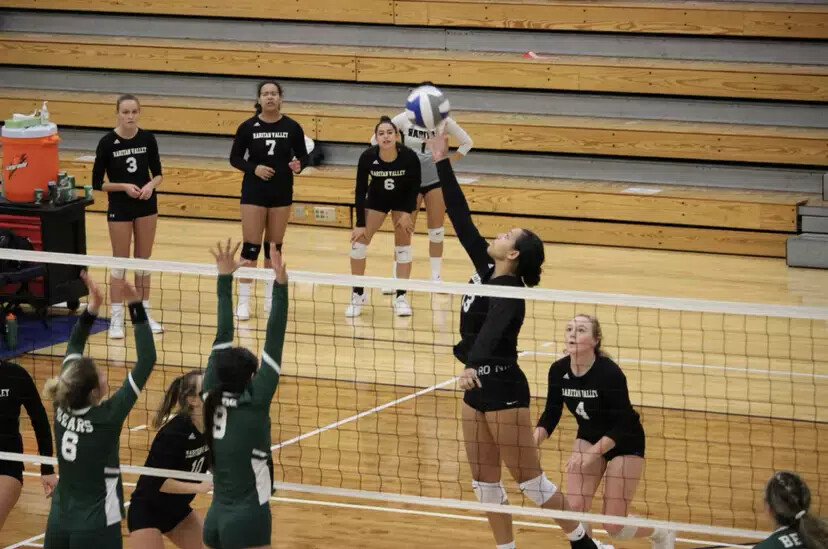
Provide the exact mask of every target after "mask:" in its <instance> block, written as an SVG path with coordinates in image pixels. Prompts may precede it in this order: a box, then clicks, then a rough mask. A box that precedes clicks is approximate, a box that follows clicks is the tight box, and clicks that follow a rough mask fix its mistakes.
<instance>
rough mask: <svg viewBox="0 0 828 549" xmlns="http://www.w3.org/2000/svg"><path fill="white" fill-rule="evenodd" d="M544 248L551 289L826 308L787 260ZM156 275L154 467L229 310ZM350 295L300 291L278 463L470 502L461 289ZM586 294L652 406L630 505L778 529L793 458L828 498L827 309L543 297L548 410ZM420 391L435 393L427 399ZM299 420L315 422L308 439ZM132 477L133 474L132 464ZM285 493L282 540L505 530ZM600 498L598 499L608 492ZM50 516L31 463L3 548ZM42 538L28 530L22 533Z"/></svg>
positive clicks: (43, 367)
mask: <svg viewBox="0 0 828 549" xmlns="http://www.w3.org/2000/svg"><path fill="white" fill-rule="evenodd" d="M87 232H88V249H89V253H90V254H95V255H108V254H109V241H108V236H107V231H106V224H105V219H104V217H103V215H100V214H90V215H89V216H88V229H87ZM239 233H240V228H239V227H238V224H236V223H224V222H204V221H189V220H171V219H162V220H161V221H160V224H159V230H158V237H157V244H156V249H155V253H154V258H156V259H174V260H181V261H199V262H207V261H210V260H211V259H212V258H211V257H210V256H209V255H208V254H207V252H206V248H207V247H208V246H209V245H210V244H212V243H213V242H215V241H216V240H217V239H219V238H226V237H227V235H238V234H239ZM347 241H348V234H347V232H346V231H343V230H341V229H340V230H337V229H321V228H314V227H301V226H295V225H292V226H291V227H290V228H289V229H288V235H287V238H286V242H285V258H286V260H287V262H288V265H289V267H290V268H291V269H295V270H303V271H315V272H335V273H346V272H347V271H348V259H347V252H346V250H347ZM391 246H392V244H391V239H390V235H388V234H379V235H378V236H377V238H376V239H375V241H374V244H373V245H372V246H371V248H370V249H369V265H368V273H369V274H376V275H381V276H382V275H387V273H389V272H390V267H391V265H390V256H391ZM546 251H547V265H546V269H545V274H544V279H543V286H544V287H548V288H556V289H567V290H588V291H604V292H616V293H630V294H647V295H660V296H670V297H686V298H704V299H714V300H739V301H750V302H762V303H779V304H807V305H818V306H826V305H828V292H826V291H825V288H826V287H828V273H826V272H825V271H812V270H799V269H788V268H787V267H786V266H785V265H784V262H783V261H780V260H772V259H756V258H743V257H733V256H713V255H706V254H693V253H680V252H660V251H646V250H629V249H620V248H607V247H585V246H563V245H547V249H546ZM426 256H427V242H426V240H425V239H424V238H422V237H419V238H417V239H415V264H414V276H415V277H420V278H422V277H425V276H426V275H427V270H428V262H427V261H424V258H425V257H426ZM445 257H446V260H445V262H444V269H443V273H444V278H445V279H447V280H451V281H465V280H466V279H467V278H468V275H469V273H470V270H471V267H470V263H469V261H468V260H467V259H466V257H465V255H464V253H463V251H462V249H461V248H460V246H459V245H458V244H457V242H456V240H454V239H449V240H448V241H447V243H446V253H445ZM98 274H99V275H102V273H98ZM154 282H155V283H156V285H157V286H158V287H159V289H160V291H158V290H157V291H156V292H155V294H154V295H153V299H152V301H153V307H154V309H155V310H156V311H157V313H156V316H157V317H159V319H160V320H162V322H163V323H164V324H165V327H166V332H165V334H164V335H163V336H160V337H157V339H156V342H157V346H158V350H159V364H158V366H157V367H156V371H155V373H154V374H153V376H152V377H151V378H150V381H149V384H148V387H147V389H146V390H145V392H144V394H143V395H142V398H141V399H140V400H139V402H138V404H137V405H136V407H135V409H134V410H133V412H132V414H131V415H130V418H129V419H128V422H127V425H126V426H125V429H124V432H123V435H122V438H121V445H122V451H121V461H122V462H123V463H131V464H139V465H140V464H143V460H144V458H145V456H146V449H147V448H148V446H149V444H150V442H151V439H152V435H153V429H152V428H147V427H146V426H147V424H148V423H150V421H151V412H152V410H154V408H155V407H156V406H157V404H158V402H159V400H160V398H161V396H162V395H163V389H164V387H165V386H166V385H167V384H168V383H169V382H170V381H171V380H172V379H173V377H174V376H175V375H177V374H179V373H180V372H181V371H183V370H185V369H189V368H192V367H197V366H200V365H202V364H203V362H204V360H205V354H206V352H207V351H206V350H207V349H208V348H209V345H210V342H211V340H212V337H213V330H214V326H215V316H214V310H215V297H214V295H213V292H214V282H213V280H212V279H209V278H204V279H203V280H197V279H196V278H193V277H181V276H178V275H171V274H164V275H163V276H160V277H158V276H156V277H154ZM347 295H348V292H347V289H346V288H338V289H335V290H332V289H331V287H329V286H328V287H323V286H321V285H317V286H312V285H307V284H297V285H294V287H293V288H292V293H291V317H290V318H291V325H289V334H288V338H287V344H286V348H285V356H284V360H283V370H284V373H285V374H286V375H285V377H284V378H283V380H282V384H281V386H280V389H279V391H278V393H277V397H276V399H275V401H274V404H273V407H272V418H273V426H272V435H273V442H274V444H275V445H277V446H279V448H277V451H276V452H275V453H274V459H275V461H276V476H277V479H278V480H284V481H287V482H297V483H306V484H322V485H326V486H335V487H345V488H356V489H363V490H377V491H383V492H390V493H395V494H398V493H403V494H409V495H424V496H438V497H450V498H463V499H467V500H471V499H473V495H472V494H471V489H470V484H471V483H470V476H469V473H468V469H467V467H466V466H465V464H464V458H463V448H462V436H461V433H460V425H459V422H458V421H457V418H458V417H459V402H460V398H459V397H460V393H459V392H457V391H456V388H455V386H454V384H453V382H452V381H451V380H452V378H453V376H454V375H456V373H457V371H458V368H457V364H456V363H455V361H454V360H453V358H452V357H451V354H450V347H449V345H450V344H451V343H452V342H453V341H454V339H455V337H456V336H455V334H456V323H457V320H458V315H457V310H458V306H457V300H456V298H452V297H450V296H446V295H434V296H429V295H423V294H415V295H413V296H412V305H413V307H414V309H415V314H414V317H412V319H409V320H400V319H394V318H393V317H392V315H391V314H390V306H389V304H387V303H386V302H387V301H388V298H387V297H382V296H380V295H379V294H378V293H374V294H373V296H372V299H373V301H372V303H373V307H366V309H365V312H364V314H363V316H362V317H360V318H359V319H357V320H356V321H354V322H346V321H345V319H344V317H343V316H342V309H343V308H344V304H345V302H346V300H347ZM575 310H577V311H579V312H581V311H585V312H588V313H592V314H597V315H598V317H599V318H600V319H601V320H602V321H603V324H604V331H605V344H606V346H607V348H608V349H609V351H610V353H611V354H612V355H613V356H614V357H615V358H616V360H618V361H619V362H620V364H621V365H622V367H623V368H624V370H625V373H626V375H627V378H628V382H629V385H630V391H631V398H632V400H633V402H634V403H635V404H636V406H637V409H638V410H639V412H640V413H641V415H642V420H643V422H644V426H645V430H646V432H647V437H648V438H647V466H646V470H645V474H644V478H643V479H642V483H641V484H640V485H639V489H638V492H637V495H636V499H635V502H634V504H633V512H634V513H635V514H637V515H640V516H646V517H650V518H660V519H667V520H677V521H689V522H696V523H702V524H717V525H721V526H737V527H744V528H755V529H768V528H769V524H768V521H767V520H766V518H765V517H764V515H763V513H762V509H761V507H762V506H761V496H760V492H761V487H762V484H763V483H764V481H765V480H766V479H767V478H768V476H769V475H770V474H771V472H772V471H773V470H774V469H779V468H788V469H793V470H796V471H799V472H800V473H802V474H803V475H805V477H806V479H807V480H808V482H809V483H810V485H811V489H812V491H813V492H814V495H815V498H814V502H813V506H814V507H813V508H814V509H815V510H817V512H821V514H823V515H824V514H826V510H828V508H826V503H825V502H826V496H828V473H826V471H828V467H826V466H825V460H826V457H824V456H823V455H822V453H824V451H825V449H826V448H828V423H826V422H828V405H826V403H825V401H824V395H825V394H826V393H825V391H826V388H828V326H826V322H825V321H804V320H803V321H790V320H784V319H769V318H763V317H759V318H747V317H742V316H738V315H711V314H705V315H700V314H690V313H683V314H678V313H668V312H665V311H654V310H645V309H636V308H617V307H595V306H578V307H575V306H573V305H571V304H559V303H555V304H542V303H538V304H534V305H532V306H531V308H530V309H529V312H528V314H527V323H526V325H525V326H524V329H523V334H522V337H521V349H523V350H524V353H523V356H522V357H521V365H522V367H523V369H524V370H525V372H526V374H527V377H528V378H529V380H530V383H531V386H532V392H533V395H536V396H539V397H540V398H536V399H535V400H534V402H533V410H532V415H533V417H537V414H539V412H540V407H542V406H543V396H544V395H545V391H546V385H545V375H546V369H547V367H548V365H549V363H550V362H551V361H552V360H554V356H553V355H555V354H556V353H557V350H558V349H559V348H560V344H559V343H557V341H560V337H561V334H562V331H563V328H564V326H565V323H566V320H567V319H568V318H569V317H570V316H571V315H572V314H574V312H575ZM262 316H263V315H261V314H258V315H257V317H254V319H252V320H251V321H249V322H245V323H241V324H240V325H239V327H238V329H237V335H238V339H239V342H240V343H241V344H244V345H249V346H250V348H252V349H260V347H261V344H262V343H263V341H262V337H263V329H264V319H263V318H261V317H262ZM90 343H91V351H90V352H91V354H92V356H94V357H96V358H98V359H99V360H104V359H105V360H107V362H106V364H107V365H108V367H109V369H110V380H111V383H112V384H113V385H116V386H117V384H119V383H120V381H121V380H122V378H123V376H124V373H125V368H126V366H127V365H129V362H130V361H131V360H132V359H133V358H134V349H132V344H131V342H129V341H127V342H126V343H123V342H121V343H113V344H107V341H106V337H105V333H102V334H98V335H95V336H93V337H92V338H91V339H90ZM61 353H62V349H61V348H60V347H59V346H56V347H54V348H50V349H43V350H40V351H38V352H37V353H36V354H30V355H26V356H25V357H23V358H21V362H22V363H23V364H24V365H25V366H26V367H27V368H29V370H30V371H31V372H32V373H33V374H34V376H35V377H36V380H37V383H38V385H42V382H43V381H44V380H45V379H46V378H47V377H49V376H50V375H52V374H53V372H54V371H56V369H57V367H58V365H59V359H56V358H55V357H54V356H53V355H60V354H61ZM417 391H422V393H421V394H419V395H418V396H413V395H414V393H416V392H417ZM392 403H393V404H392ZM389 404H391V405H389ZM386 405H388V406H386ZM379 407H382V409H377V408H379ZM47 408H49V409H50V406H49V405H48V404H47ZM148 411H149V413H148ZM357 414H361V417H359V418H355V416H357ZM338 422H342V423H340V424H338V425H336V423H338ZM23 424H24V432H25V433H26V435H27V436H26V449H27V451H28V452H30V453H33V452H34V451H35V448H36V447H35V445H34V444H33V437H32V436H31V433H30V427H29V425H28V422H26V421H24V422H23ZM317 430H318V431H319V432H315V431H317ZM300 435H306V436H305V438H302V439H300V440H297V437H299V436H300ZM573 437H574V421H573V420H572V418H571V417H570V415H569V414H568V412H564V419H563V421H562V425H561V428H559V430H558V433H556V434H555V435H554V436H553V437H552V438H551V439H550V440H549V441H548V442H547V443H546V444H545V445H544V446H543V448H542V452H541V456H542V459H543V463H544V467H545V469H546V471H547V473H548V475H549V477H550V479H552V480H553V481H554V482H556V483H560V482H561V480H562V475H561V471H562V470H563V467H564V466H565V463H566V460H567V458H568V454H569V448H570V446H571V443H572V439H573ZM27 471H28V472H33V471H35V469H34V468H28V469H27ZM124 480H125V482H127V483H130V482H134V481H135V479H134V478H133V477H130V476H128V475H126V476H125V478H124ZM504 483H505V484H506V486H507V489H508V490H509V493H510V499H511V501H512V502H513V503H520V501H521V498H520V495H519V493H518V492H517V491H516V486H515V485H514V482H512V481H511V479H508V475H504ZM563 488H564V489H566V486H564V487H563ZM130 490H131V488H130V487H128V490H127V491H128V492H129V491H130ZM597 499H600V495H599V498H597ZM208 505H209V499H208V498H207V497H202V496H199V497H198V498H197V499H196V502H195V507H196V508H197V509H198V510H199V511H201V512H202V514H203V513H204V512H205V511H206V508H207V506H208ZM272 507H273V513H274V535H273V546H274V547H279V548H288V547H290V548H311V547H342V548H346V547H365V548H375V547H376V548H380V547H388V546H396V547H403V548H404V547H423V546H426V547H446V546H449V545H451V546H454V547H456V548H458V549H465V548H472V547H492V546H493V545H494V544H493V541H492V538H491V535H490V534H489V532H488V528H487V527H486V525H485V524H483V523H480V522H477V521H479V520H480V518H481V517H478V516H475V515H471V514H469V513H465V512H444V511H440V510H435V509H428V508H425V507H422V506H417V505H396V504H385V503H382V502H377V501H371V500H355V499H351V500H344V499H342V498H336V497H334V498H329V497H325V498H322V497H320V496H314V495H310V494H302V493H287V492H278V493H277V494H276V497H275V498H274V500H273V502H272ZM593 511H595V512H600V505H599V504H598V503H597V502H596V503H595V505H594V506H593ZM438 512H439V514H435V513H438ZM47 513H48V503H47V502H46V500H44V498H43V497H42V494H41V493H40V486H39V483H38V482H37V478H36V476H27V477H26V482H25V485H24V491H23V495H22V497H21V499H20V502H19V503H18V505H17V507H16V508H15V509H14V510H13V512H12V514H11V516H10V517H9V519H8V521H7V522H6V526H5V528H4V530H3V532H0V544H2V545H3V546H12V547H22V546H37V545H38V544H41V543H42V537H38V536H40V534H42V532H43V528H44V526H45V519H46V514H47ZM515 531H516V535H517V541H518V546H519V547H521V548H528V547H550V546H552V547H565V546H566V542H565V538H564V537H563V536H562V534H561V533H560V532H559V531H556V530H554V529H553V527H552V525H551V524H550V523H549V521H545V520H536V519H528V520H524V521H522V523H521V524H520V525H516V528H515ZM598 537H601V535H600V534H599V536H598ZM680 537H684V538H690V539H692V540H693V541H691V542H684V543H685V545H684V546H685V547H688V546H702V545H712V544H716V543H719V542H722V541H726V540H724V539H722V538H717V537H715V536H713V537H711V536H698V535H686V536H682V535H680ZM27 539H28V540H30V541H29V542H28V544H27V545H20V543H21V542H23V541H24V540H27ZM126 546H127V547H130V545H129V541H128V539H127V541H126ZM618 546H620V547H632V548H637V547H645V543H641V542H623V543H620V544H618ZM170 547H171V545H170Z"/></svg>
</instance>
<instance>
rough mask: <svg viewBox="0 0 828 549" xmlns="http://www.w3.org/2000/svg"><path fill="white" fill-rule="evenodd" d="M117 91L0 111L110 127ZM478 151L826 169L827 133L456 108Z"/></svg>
mask: <svg viewBox="0 0 828 549" xmlns="http://www.w3.org/2000/svg"><path fill="white" fill-rule="evenodd" d="M116 97H117V95H116V94H109V93H92V92H73V91H72V92H70V91H63V92H62V91H48V90H27V89H15V88H0V112H33V111H34V110H35V109H37V108H38V107H39V106H40V103H41V101H44V100H47V101H49V111H50V113H51V115H52V118H53V119H54V120H56V121H57V122H58V123H59V124H61V125H68V126H78V127H92V128H101V127H106V126H108V125H110V124H111V123H112V119H113V109H114V104H115V99H116ZM140 99H141V104H142V106H143V109H142V113H141V123H142V125H143V126H144V127H145V128H147V129H149V130H153V131H173V132H188V133H201V134H215V135H233V134H234V133H235V131H236V128H237V127H238V125H239V124H240V123H241V122H242V121H243V120H245V119H247V118H249V117H250V116H252V109H251V106H250V103H251V101H250V100H227V99H207V98H195V97H170V96H151V95H142V96H141V98H140ZM285 113H286V114H288V115H290V116H291V117H293V118H295V119H296V120H297V121H298V122H299V123H300V124H301V125H302V127H303V128H304V130H305V132H306V133H307V134H308V135H309V136H310V137H312V138H313V139H314V140H317V141H337V142H345V143H366V142H367V141H368V140H369V138H370V133H371V129H372V128H373V126H374V124H375V123H376V121H377V120H378V118H379V117H380V115H382V114H388V115H391V116H393V115H394V114H396V112H393V111H391V110H390V109H388V108H383V107H350V106H343V105H330V104H313V103H305V104H303V103H291V102H288V103H286V104H285ZM453 116H454V117H455V119H457V120H458V121H459V122H460V123H461V124H462V125H463V127H464V128H465V129H466V130H467V131H468V132H469V134H470V135H471V136H472V138H473V139H474V142H475V147H477V148H480V149H492V150H501V151H532V152H552V153H567V154H590V155H613V156H630V157H657V158H682V159H693V160H714V161H735V162H756V163H778V164H794V165H813V166H828V130H826V129H820V128H792V127H777V126H751V125H741V124H712V123H698V122H675V121H660V120H629V119H618V118H596V117H588V116H552V115H534V114H532V115H530V114H502V113H486V112H462V111H456V112H454V114H453Z"/></svg>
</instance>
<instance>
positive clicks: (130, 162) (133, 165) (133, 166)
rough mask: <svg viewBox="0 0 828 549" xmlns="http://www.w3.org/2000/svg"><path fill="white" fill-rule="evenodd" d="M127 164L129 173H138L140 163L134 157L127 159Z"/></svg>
mask: <svg viewBox="0 0 828 549" xmlns="http://www.w3.org/2000/svg"><path fill="white" fill-rule="evenodd" d="M126 163H127V171H128V172H129V173H135V172H137V171H138V161H137V160H135V157H134V156H130V157H129V158H127V159H126Z"/></svg>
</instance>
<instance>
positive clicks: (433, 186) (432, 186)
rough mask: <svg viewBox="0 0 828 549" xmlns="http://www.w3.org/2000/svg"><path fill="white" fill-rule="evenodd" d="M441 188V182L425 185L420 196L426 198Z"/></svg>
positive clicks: (421, 188)
mask: <svg viewBox="0 0 828 549" xmlns="http://www.w3.org/2000/svg"><path fill="white" fill-rule="evenodd" d="M440 187H442V184H441V183H440V182H439V181H437V182H435V183H429V184H428V185H423V186H422V187H420V194H421V195H423V196H425V195H427V194H428V193H429V192H431V191H433V190H434V189H439V188H440Z"/></svg>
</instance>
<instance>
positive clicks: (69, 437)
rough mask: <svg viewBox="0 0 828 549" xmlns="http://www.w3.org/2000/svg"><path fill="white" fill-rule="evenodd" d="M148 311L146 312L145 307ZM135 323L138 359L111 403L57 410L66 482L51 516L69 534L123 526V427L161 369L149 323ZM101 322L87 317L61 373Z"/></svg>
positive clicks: (81, 322) (73, 337) (62, 481)
mask: <svg viewBox="0 0 828 549" xmlns="http://www.w3.org/2000/svg"><path fill="white" fill-rule="evenodd" d="M141 309H143V307H141ZM140 317H143V321H142V322H141V321H139V322H137V323H135V346H136V349H137V353H138V360H137V362H136V363H135V366H134V367H133V368H132V371H131V372H130V373H129V374H128V375H127V377H126V379H125V380H124V383H123V385H121V387H120V389H118V390H117V391H116V392H115V394H113V395H112V397H111V398H109V399H107V400H104V401H103V402H101V403H100V404H98V405H97V406H90V407H86V408H83V409H80V410H67V409H64V408H60V407H56V408H55V422H54V423H55V441H56V443H57V448H58V451H57V457H58V468H59V473H60V481H59V482H58V485H57V488H56V489H55V493H54V496H53V498H52V507H51V510H50V514H52V515H54V516H55V518H57V519H58V520H59V523H60V525H61V527H62V528H63V529H64V530H67V531H89V530H97V529H102V528H106V527H107V526H110V525H112V524H115V523H117V522H120V521H121V519H122V518H123V516H124V513H123V502H124V495H123V487H122V485H121V473H120V469H119V465H118V458H119V452H118V449H119V445H120V437H121V427H122V426H123V423H124V420H126V418H127V415H128V414H129V411H130V410H131V409H132V406H133V405H134V404H135V401H136V400H137V399H138V395H139V393H140V391H141V389H142V388H143V387H144V384H145V383H146V382H147V378H148V377H149V375H150V372H151V371H152V367H153V365H154V364H155V342H154V341H153V339H152V333H151V331H150V328H149V325H148V324H147V321H146V314H140V315H139V318H140ZM94 320H95V317H94V316H92V315H90V314H88V313H86V312H84V313H83V314H82V315H81V317H80V318H79V319H78V322H77V324H75V327H74V328H73V329H72V334H71V336H70V338H69V345H68V347H67V350H66V357H65V358H64V360H63V366H62V367H61V372H62V371H63V370H64V369H66V367H67V366H69V365H70V364H71V363H72V362H73V361H75V360H77V359H79V358H81V356H82V355H81V351H83V348H84V345H85V343H86V339H87V337H88V335H89V327H90V326H91V324H92V322H94Z"/></svg>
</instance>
